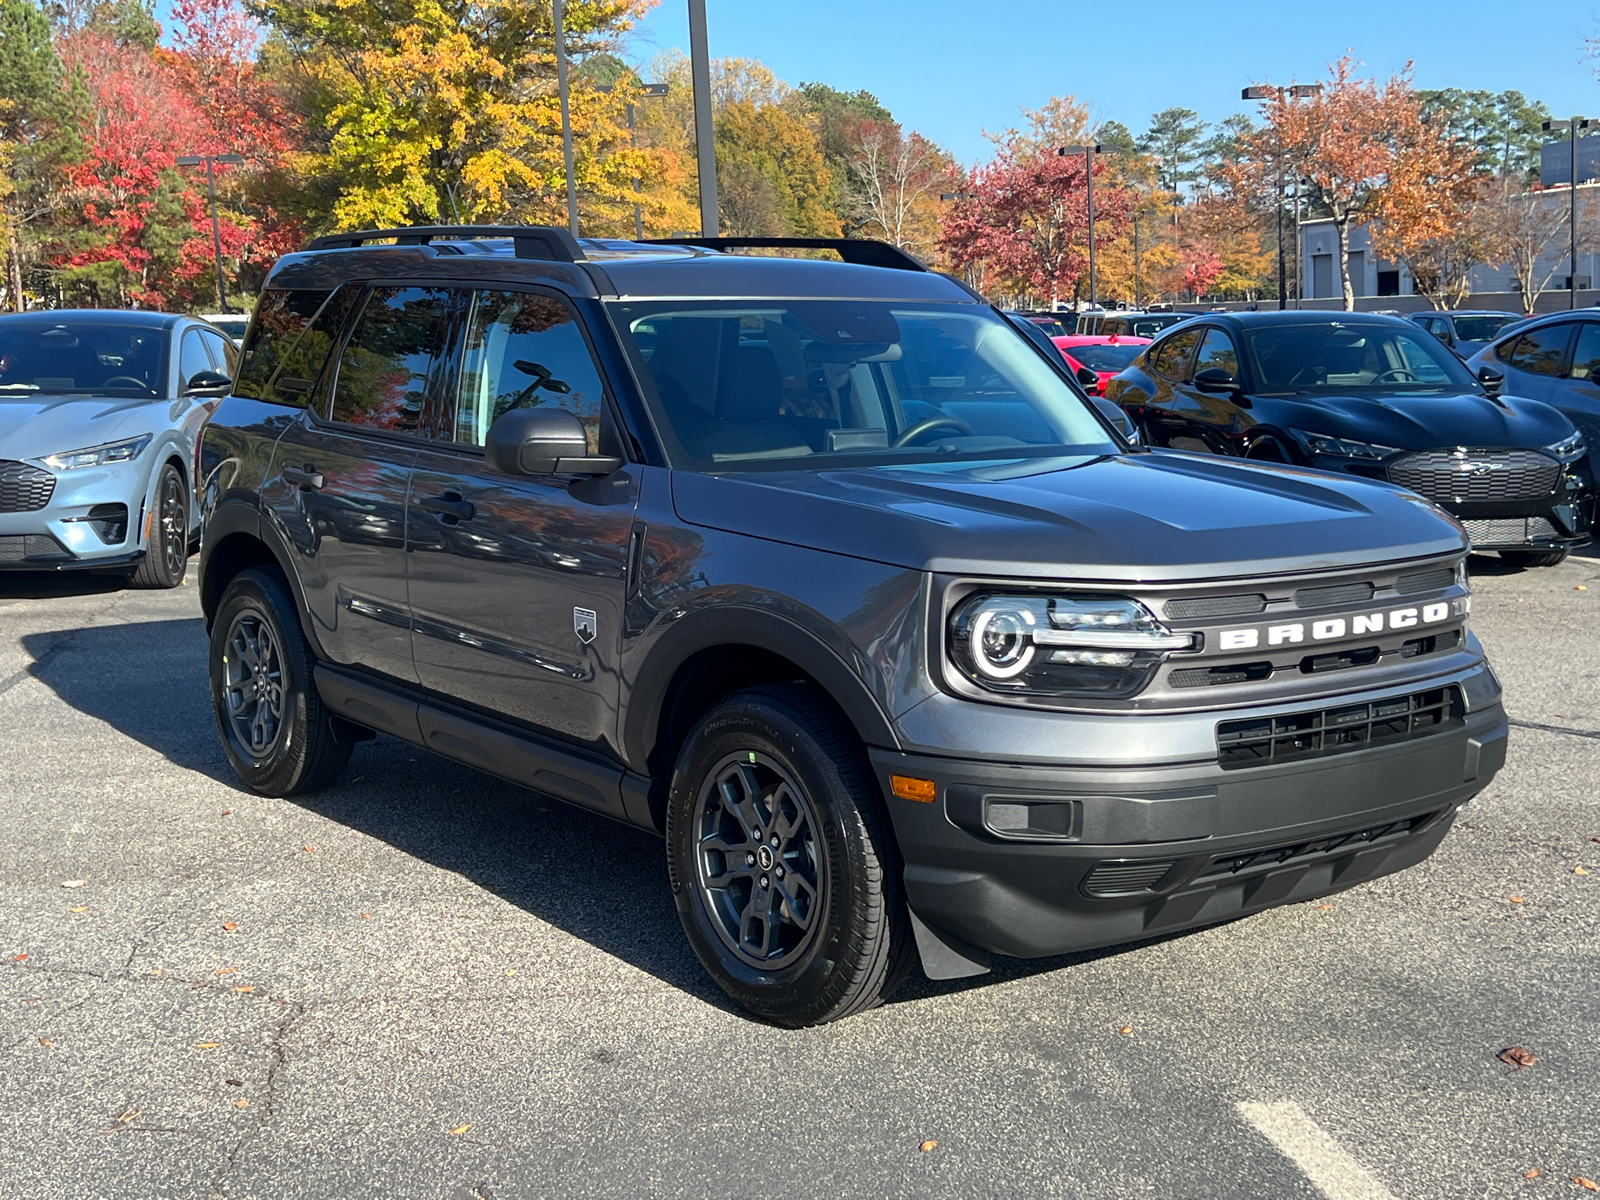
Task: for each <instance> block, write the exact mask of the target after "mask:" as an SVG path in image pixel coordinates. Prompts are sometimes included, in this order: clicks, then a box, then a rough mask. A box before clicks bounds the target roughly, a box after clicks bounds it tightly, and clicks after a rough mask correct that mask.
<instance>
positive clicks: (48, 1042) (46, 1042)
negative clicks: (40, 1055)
mask: <svg viewBox="0 0 1600 1200" xmlns="http://www.w3.org/2000/svg"><path fill="white" fill-rule="evenodd" d="M39 1045H41V1046H54V1045H55V1043H54V1042H52V1041H51V1040H50V1039H49V1038H40V1039H39Z"/></svg>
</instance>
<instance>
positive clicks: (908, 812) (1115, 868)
mask: <svg viewBox="0 0 1600 1200" xmlns="http://www.w3.org/2000/svg"><path fill="white" fill-rule="evenodd" d="M1497 693H1498V689H1495V695H1494V696H1493V697H1492V699H1491V698H1488V697H1485V696H1483V695H1482V693H1481V692H1480V694H1479V697H1478V698H1477V699H1476V700H1473V699H1472V698H1471V697H1469V696H1467V695H1466V694H1465V693H1464V692H1458V693H1456V695H1457V699H1458V707H1457V709H1456V710H1455V711H1456V719H1455V720H1454V721H1453V723H1451V724H1448V725H1446V726H1443V727H1441V728H1439V729H1438V730H1436V731H1432V732H1428V733H1426V735H1425V736H1417V737H1415V738H1413V739H1412V740H1406V741H1400V742H1397V743H1394V744H1388V745H1372V746H1370V747H1369V748H1364V749H1357V750H1352V751H1348V752H1341V753H1330V754H1328V755H1327V756H1325V757H1308V758H1303V759H1299V760H1294V759H1290V760H1289V761H1283V762H1272V761H1268V762H1264V763H1262V764H1261V765H1255V766H1249V767H1246V768H1245V769H1237V768H1234V769H1229V768H1226V767H1224V766H1223V764H1222V763H1221V762H1220V761H1219V760H1218V759H1215V758H1213V759H1211V760H1210V761H1204V762H1195V761H1190V762H1185V763H1176V764H1171V763H1169V764H1161V765H1136V766H1128V767H1104V766H1102V767H1068V766H1059V767H1057V766H1044V765H1037V764H1034V765H1012V764H1003V763H991V762H979V761H973V760H970V759H954V758H943V757H934V756H932V755H927V754H905V753H900V752H896V751H890V750H873V751H872V761H873V765H874V768H875V769H876V771H877V773H878V775H879V777H880V780H881V783H882V785H883V789H884V794H885V795H886V796H889V797H890V799H889V802H888V803H889V806H890V812H891V815H892V819H893V822H894V827H895V833H896V836H897V838H898V841H899V845H900V850H901V853H902V855H903V857H904V859H905V864H906V865H905V886H906V894H907V899H908V901H909V903H910V907H911V910H912V912H913V914H914V917H915V919H916V924H917V926H918V929H917V935H918V942H919V947H920V948H921V950H922V954H923V961H924V967H925V969H927V970H928V972H929V974H930V975H933V976H935V977H951V976H957V975H965V974H973V973H976V972H978V971H981V970H983V969H985V968H986V967H987V965H988V956H989V955H990V954H1004V955H1011V956H1014V957H1018V958H1037V957H1042V956H1046V955H1054V954H1063V953H1067V952H1070V951H1078V950H1086V949H1091V948H1094V947H1098V946H1108V945H1114V944H1117V943H1120V942H1127V941H1135V940H1138V939H1140V938H1146V937H1152V936H1156V935H1159V934H1166V933H1171V932H1175V931H1177V930H1181V929H1188V928H1191V927H1195V926H1199V925H1206V924H1211V923H1214V922H1217V921H1224V920H1229V919H1231V918H1234V917H1239V916H1243V915H1245V914H1248V913H1252V912H1256V911H1259V910H1261V909H1264V908H1269V907H1272V906H1274V905H1278V904H1284V903H1290V902H1294V901H1299V900H1305V899H1309V898H1311V897H1314V896H1320V895H1325V894H1327V893H1329V892H1335V891H1340V890H1342V889H1344V888H1348V887H1351V886H1353V885H1355V884H1358V883H1362V882H1365V881H1366V880H1369V879H1373V878H1376V877H1378V876H1381V875H1387V874H1390V873H1392V872H1395V871H1399V870H1403V869H1404V868H1406V867H1409V866H1413V865H1415V864H1416V863H1418V862H1421V861H1422V860H1423V859H1425V858H1426V857H1427V856H1428V855H1429V854H1431V853H1432V852H1433V850H1434V849H1435V848H1436V847H1437V846H1438V845H1439V843H1440V841H1441V840H1442V839H1443V838H1444V835H1445V834H1446V833H1447V832H1448V831H1449V828H1450V826H1451V824H1452V822H1453V821H1454V818H1455V812H1456V810H1457V808H1459V807H1460V806H1461V805H1462V804H1464V803H1465V802H1466V801H1468V800H1470V799H1471V798H1472V797H1473V796H1474V795H1476V794H1477V793H1478V792H1479V791H1480V790H1482V789H1483V788H1484V787H1485V786H1486V785H1487V784H1488V783H1489V781H1490V780H1491V779H1492V778H1493V777H1494V775H1495V773H1496V772H1497V771H1498V770H1499V769H1500V767H1501V765H1502V764H1503V763H1504V761H1505V747H1506V732H1507V722H1506V716H1505V712H1504V710H1503V709H1502V708H1501V706H1500V703H1499V698H1498V694H1497ZM1356 699H1359V698H1356ZM1341 703H1348V701H1347V700H1346V701H1341ZM1469 705H1471V707H1470V708H1469V707H1468V706H1469ZM1218 715H1219V716H1220V717H1224V718H1227V719H1229V721H1230V722H1231V721H1232V720H1233V719H1234V718H1237V717H1238V716H1239V715H1240V714H1239V713H1238V711H1237V710H1234V711H1231V712H1227V713H1221V714H1218ZM1246 716H1247V717H1248V714H1246ZM1137 719H1138V718H1136V717H1130V720H1133V721H1135V722H1137ZM891 775H909V776H913V777H916V778H921V779H932V780H934V781H936V783H937V785H938V793H937V796H938V798H937V800H936V801H935V802H933V803H919V802H915V801H908V800H902V799H897V798H894V792H893V789H892V786H891V782H890V776H891ZM1022 813H1025V814H1026V815H1025V816H1019V814H1022Z"/></svg>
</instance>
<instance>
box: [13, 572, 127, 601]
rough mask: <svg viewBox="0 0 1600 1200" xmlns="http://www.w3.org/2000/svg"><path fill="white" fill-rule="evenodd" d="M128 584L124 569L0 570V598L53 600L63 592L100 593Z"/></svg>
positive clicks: (93, 594) (90, 594) (61, 595)
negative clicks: (111, 572)
mask: <svg viewBox="0 0 1600 1200" xmlns="http://www.w3.org/2000/svg"><path fill="white" fill-rule="evenodd" d="M127 586H128V576H127V575H126V573H123V574H116V575H109V574H103V573H101V572H98V571H4V572H0V600H56V599H60V598H61V597H64V596H99V595H104V594H105V593H106V592H119V591H121V590H122V589H123V588H125V587H127Z"/></svg>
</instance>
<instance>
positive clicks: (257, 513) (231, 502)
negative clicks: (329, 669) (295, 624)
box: [200, 496, 328, 662]
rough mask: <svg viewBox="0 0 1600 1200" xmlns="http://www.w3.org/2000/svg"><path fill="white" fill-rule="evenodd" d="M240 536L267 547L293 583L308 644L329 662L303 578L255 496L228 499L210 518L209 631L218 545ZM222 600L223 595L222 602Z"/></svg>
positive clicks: (204, 558)
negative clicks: (212, 574)
mask: <svg viewBox="0 0 1600 1200" xmlns="http://www.w3.org/2000/svg"><path fill="white" fill-rule="evenodd" d="M236 535H242V536H245V537H249V538H251V539H252V540H254V541H256V542H259V543H260V544H261V545H262V546H264V547H265V548H266V550H267V553H268V554H270V555H272V558H273V561H274V562H276V563H277V566H278V570H280V571H282V572H283V577H284V578H285V579H287V580H288V581H289V594H290V595H292V596H293V597H294V606H295V609H296V610H297V611H298V612H299V614H300V631H301V632H302V633H303V634H304V635H305V638H306V641H308V642H310V643H311V651H312V653H313V654H315V655H316V657H317V658H318V660H320V661H324V662H325V661H327V657H328V656H327V655H326V654H325V653H323V650H322V643H321V642H320V641H318V639H317V631H316V625H315V623H314V622H313V621H312V620H311V611H310V609H308V608H307V607H306V598H305V596H304V595H303V594H302V593H301V591H300V576H299V574H298V573H297V572H296V571H294V570H293V568H292V567H291V566H290V563H291V561H292V559H291V557H290V554H289V549H288V547H287V546H286V545H284V542H283V537H282V535H281V534H280V533H279V532H278V530H277V528H276V527H275V526H274V525H273V524H272V522H271V521H267V520H264V519H263V517H262V514H261V509H260V508H259V507H258V505H257V504H256V503H255V497H254V496H251V497H250V498H249V499H243V498H229V497H226V496H225V497H223V499H222V500H221V501H220V502H219V503H218V504H217V506H216V508H215V509H213V510H212V512H211V514H210V516H208V517H207V518H206V524H205V532H204V535H203V536H202V538H201V541H200V603H201V609H202V611H203V612H204V614H205V619H206V631H207V632H208V633H209V632H210V630H211V618H212V616H213V615H214V613H215V609H214V607H213V606H212V605H210V604H208V603H207V602H206V597H207V596H208V595H209V594H210V591H211V589H210V588H209V586H208V585H207V576H208V574H209V568H210V566H211V556H212V554H213V553H214V552H215V551H216V549H217V547H218V546H220V545H222V544H223V543H224V542H226V541H227V540H228V539H229V538H231V537H234V536H236ZM220 598H221V597H220V593H219V596H218V599H220Z"/></svg>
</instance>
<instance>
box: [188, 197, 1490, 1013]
mask: <svg viewBox="0 0 1600 1200" xmlns="http://www.w3.org/2000/svg"><path fill="white" fill-rule="evenodd" d="M380 243H393V244H380ZM792 245H794V246H795V247H797V248H801V249H807V250H815V249H818V248H822V247H826V248H829V249H832V250H834V251H836V252H837V253H838V255H839V256H840V257H841V258H842V259H843V260H844V261H843V262H832V261H821V260H818V259H815V258H792V257H757V256H751V255H747V254H739V253H730V252H728V251H730V250H732V249H735V248H737V247H738V246H739V243H737V242H732V241H729V240H724V239H701V240H697V241H696V242H695V243H694V244H691V245H670V244H641V243H629V242H606V241H596V240H586V241H581V242H580V241H575V240H574V239H572V238H571V237H569V236H568V235H567V234H566V233H565V232H563V231H561V230H555V229H534V228H504V229H493V228H476V229H475V228H414V229H402V230H390V231H375V232H367V233H352V234H341V235H338V236H334V237H329V238H323V239H320V240H319V241H317V242H314V243H313V244H312V246H311V247H310V249H309V250H308V252H306V253H302V254H294V255H290V256H288V257H286V258H285V259H283V260H282V261H281V262H280V263H279V264H278V265H277V266H276V267H275V268H274V269H273V271H272V273H271V275H270V276H269V278H268V279H267V281H266V286H265V290H264V292H263V294H262V297H261V300H260V303H259V306H258V308H257V310H256V313H255V317H254V319H253V322H252V325H251V328H250V331H249V334H248V336H247V337H246V339H245V350H244V359H245V361H244V365H243V367H242V370H241V372H240V376H239V379H238V380H237V383H236V385H235V387H234V394H233V395H231V396H230V397H229V398H228V399H227V400H226V401H224V403H223V404H222V406H221V407H220V409H219V410H218V412H217V413H216V415H215V417H214V419H213V421H212V423H211V424H210V426H209V427H208V428H207V430H206V433H205V436H204V441H203V445H202V448H201V452H200V457H201V462H202V467H203V477H204V489H205V490H204V502H205V517H206V523H205V539H204V548H203V552H202V563H201V575H202V581H201V582H202V588H201V592H202V601H203V606H204V611H205V614H206V620H207V623H208V626H209V628H210V631H211V637H212V649H211V658H210V677H211V689H212V694H213V699H214V706H215V713H216V720H217V726H218V729H219V731H220V734H221V737H222V741H223V745H224V747H225V749H226V751H227V754H228V757H229V759H230V761H231V762H232V764H233V767H234V769H235V770H236V771H237V772H238V774H239V776H240V777H241V778H242V779H243V780H244V782H245V784H246V785H247V786H249V787H250V788H252V789H254V790H256V791H257V792H260V793H262V794H265V795H276V796H281V795H290V794H294V793H297V792H305V791H310V790H312V789H315V788H320V787H325V786H327V785H329V784H330V783H332V782H333V781H334V780H335V779H336V778H337V777H338V776H339V774H340V772H341V770H342V769H343V768H344V766H345V763H346V762H347V760H348V758H349V755H350V750H351V745H352V742H354V741H355V740H358V739H360V738H362V737H366V736H371V733H372V732H373V731H378V732H382V733H386V734H391V735H393V736H395V737H399V738H402V739H404V740H406V741H408V742H412V743H414V744H416V745H419V746H425V747H427V748H429V749H432V750H435V751H437V752H438V753H440V754H442V755H446V756H448V757H450V758H453V759H456V760H458V761H460V762H463V763H468V764H470V765H473V766H476V767H479V768H481V769H483V770H485V771H489V772H492V773H494V774H496V775H499V776H502V777H504V778H507V779H511V780H515V781H518V782H521V783H524V784H527V785H528V786H530V787H532V788H536V789H538V790H539V791H541V792H543V793H547V794H549V795H553V796H557V797H560V798H562V799H564V800H567V801H570V802H571V803H573V804H576V805H579V806H582V807H584V808H588V809H590V810H593V811H595V812H598V813H602V814H604V815H606V816H609V817H612V818H614V819H615V820H617V821H620V822H624V823H627V824H631V825H635V826H638V827H640V828H642V829H647V830H651V831H654V832H656V833H659V834H663V835H664V836H665V838H666V842H667V861H668V867H669V878H670V881H671V888H672V893H673V896H674V898H675V900H676V903H677V907H678V911H679V913H680V916H681V918H682V924H683V928H684V931H685V933H686V935H687V937H688V940H689V942H690V944H691V945H692V946H693V948H694V950H695V953H696V954H697V955H698V956H699V958H700V960H701V962H702V963H704V965H705V967H706V969H707V970H708V971H709V972H710V974H711V975H712V976H713V977H714V978H715V980H716V981H717V983H718V984H719V985H720V986H721V987H722V988H723V989H724V990H725V991H726V992H727V993H728V995H730V996H731V997H732V998H733V999H734V1000H735V1001H737V1002H738V1003H739V1004H741V1005H743V1006H745V1007H746V1008H747V1009H749V1010H750V1011H751V1012H754V1013H757V1014H759V1015H761V1016H763V1017H765V1018H766V1019H769V1020H771V1021H774V1022H777V1023H780V1024H786V1025H804V1024H812V1023H817V1022H821V1021H827V1020H832V1019H835V1018H838V1017H842V1016H845V1015H848V1014H850V1013H853V1012H857V1011H859V1010H861V1009H864V1008H866V1007H869V1006H871V1005H873V1004H876V1003H878V1002H879V1001H880V1000H881V999H882V998H883V997H884V996H886V995H887V994H888V993H889V992H890V991H892V990H893V988H894V987H895V986H896V984H897V983H898V981H899V980H900V978H901V977H902V975H903V974H904V972H905V971H906V970H908V969H909V967H910V965H911V964H912V962H913V961H914V960H915V958H916V957H917V956H920V959H921V962H922V965H923V968H924V969H925V970H926V971H927V973H928V974H929V975H930V976H933V977H935V978H951V977H955V976H961V975H968V974H975V973H980V972H982V971H984V970H986V969H987V967H988V964H989V961H990V957H991V955H993V954H1005V955H1017V956H1023V957H1038V956H1042V955H1053V954H1060V953H1063V952H1066V951H1071V950H1080V949H1084V948H1086V947H1091V946H1101V945H1109V944H1112V943H1117V942H1123V941H1128V940H1131V939H1137V938H1143V937H1149V936H1153V935H1157V934H1164V933H1169V932H1172V931H1175V930H1180V929H1184V928H1188V927H1192V926H1196V925H1200V924H1205V923H1208V922H1214V921H1219V920H1225V919H1228V918H1231V917H1236V916H1239V915H1241V914H1245V913H1249V912H1253V911H1256V910H1259V909H1262V908H1265V907H1268V906H1270V905H1275V904H1281V903H1285V902H1289V901H1296V900H1301V899H1305V898H1308V897H1312V896H1320V895H1323V894H1325V893H1328V892H1331V891H1336V890H1338V889H1341V888H1346V887H1349V886H1351V885H1353V884H1356V883H1360V882H1362V881H1364V880H1368V879H1372V878H1374V877H1376V876H1379V875H1383V874H1386V873H1389V872H1392V871H1397V870H1400V869H1402V868H1404V867H1407V866H1410V865H1411V864H1413V863H1416V862H1418V861H1420V860H1421V859H1423V858H1425V857H1426V856H1427V855H1428V854H1429V853H1431V852H1432V850H1433V849H1434V847H1436V846H1437V845H1438V844H1439V842H1440V840H1441V839H1442V838H1443V837H1444V836H1445V834H1446V832H1447V831H1448V830H1449V828H1450V826H1451V823H1452V822H1453V820H1454V817H1455V813H1456V811H1457V809H1458V808H1459V807H1460V806H1461V805H1462V804H1463V803H1465V802H1466V801H1467V800H1468V799H1470V798H1471V797H1472V796H1473V795H1474V794H1475V793H1476V792H1478V791H1479V790H1480V789H1481V788H1482V787H1483V786H1484V785H1485V784H1486V783H1488V781H1489V780H1490V779H1491V778H1492V777H1493V775H1494V774H1495V772H1496V771H1497V770H1498V768H1499V767H1500V765H1501V763H1502V762H1503V759H1504V754H1505V737H1506V718H1505V714H1504V712H1503V710H1502V707H1501V703H1500V688H1499V685H1498V683H1497V682H1496V680H1495V677H1494V675H1493V673H1492V672H1491V671H1490V670H1489V667H1488V664H1487V663H1486V661H1485V659H1484V655H1483V650H1482V648H1481V646H1480V645H1479V644H1478V642H1477V641H1476V640H1475V639H1474V638H1473V636H1472V635H1471V633H1470V632H1469V631H1468V628H1467V619H1468V613H1469V611H1470V596H1469V594H1468V589H1467V584H1466V577H1465V573H1464V570H1463V560H1464V557H1465V553H1466V549H1467V544H1466V540H1465V538H1464V537H1463V536H1462V534H1461V532H1460V529H1459V528H1458V527H1457V526H1456V525H1455V524H1454V523H1453V522H1451V521H1449V520H1448V519H1446V518H1445V517H1443V516H1442V515H1440V514H1439V513H1438V511H1437V510H1435V509H1434V508H1433V507H1432V506H1431V505H1429V504H1428V503H1426V502H1424V501H1420V500H1418V499H1417V498H1416V497H1414V496H1411V495H1409V494H1406V493H1404V492H1401V491H1399V490H1397V489H1395V488H1392V487H1390V486H1388V485H1386V484H1383V483H1379V482H1374V481H1371V480H1366V479H1361V478H1353V477H1352V478H1340V477H1335V476H1320V475H1319V476H1313V475H1309V474H1306V473H1303V472H1290V471H1284V470H1281V469H1278V468H1274V467H1269V466H1262V465H1259V464H1253V463H1244V462H1230V461H1225V460H1220V459H1211V458H1199V457H1195V456H1190V455H1182V454H1172V453H1167V452H1158V453H1147V452H1144V451H1142V450H1139V449H1137V448H1135V447H1132V446H1130V445H1129V444H1128V443H1127V442H1126V441H1125V440H1123V439H1122V438H1121V437H1120V436H1119V435H1118V434H1117V433H1116V432H1115V431H1114V429H1113V428H1112V426H1111V425H1110V424H1109V423H1107V422H1105V421H1104V420H1103V419H1102V418H1101V417H1100V416H1099V415H1098V414H1097V413H1096V412H1095V410H1094V408H1093V407H1092V406H1091V405H1089V404H1088V403H1086V401H1085V400H1084V399H1083V397H1082V396H1081V394H1079V393H1077V392H1075V391H1074V390H1073V388H1072V387H1071V385H1070V383H1069V381H1068V379H1067V378H1066V377H1065V375H1064V373H1063V371H1062V369H1061V363H1060V362H1059V361H1055V362H1052V361H1051V354H1052V350H1051V348H1050V347H1049V345H1048V342H1047V341H1046V342H1045V344H1044V345H1042V346H1041V345H1040V344H1039V342H1038V341H1036V340H1035V339H1033V338H1030V337H1028V336H1025V335H1024V334H1023V333H1020V332H1019V331H1018V330H1017V329H1016V328H1015V327H1014V326H1013V325H1012V324H1011V323H1010V322H1009V321H1008V320H1007V319H1006V318H1005V317H1003V316H1002V315H1001V314H1000V313H998V312H996V311H995V310H994V309H993V308H991V307H990V306H989V305H988V304H987V303H985V302H984V301H983V300H982V299H981V297H979V296H977V295H976V294H974V293H972V292H971V291H969V290H968V289H966V288H965V287H964V286H962V285H961V284H959V283H957V282H956V281H954V280H952V279H949V278H946V277H944V276H941V275H938V274H935V273H932V272H929V271H927V270H925V269H924V268H922V266H921V265H920V264H919V263H917V262H916V261H915V260H913V259H911V258H909V257H908V256H906V255H904V254H902V253H901V252H899V251H897V250H894V249H893V248H891V247H888V246H883V245H880V244H876V243H868V242H850V241H836V242H826V243H824V242H815V241H813V242H797V243H792ZM1057 357H1058V356H1057Z"/></svg>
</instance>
